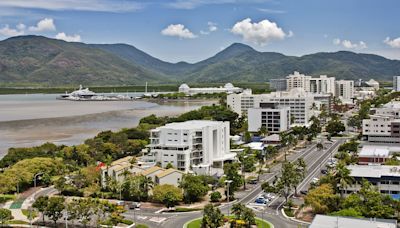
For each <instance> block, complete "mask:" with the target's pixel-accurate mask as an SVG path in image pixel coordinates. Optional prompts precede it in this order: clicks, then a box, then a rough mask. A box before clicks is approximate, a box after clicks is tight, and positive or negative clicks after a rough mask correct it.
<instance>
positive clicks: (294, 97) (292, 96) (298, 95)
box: [227, 88, 315, 125]
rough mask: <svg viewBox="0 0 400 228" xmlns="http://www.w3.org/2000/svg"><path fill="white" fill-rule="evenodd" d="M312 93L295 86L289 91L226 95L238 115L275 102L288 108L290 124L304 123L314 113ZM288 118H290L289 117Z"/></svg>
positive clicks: (248, 92)
mask: <svg viewBox="0 0 400 228" xmlns="http://www.w3.org/2000/svg"><path fill="white" fill-rule="evenodd" d="M314 101H315V100H314V95H313V94H311V93H307V92H304V90H303V89H301V88H297V89H292V90H290V91H281V92H272V93H269V94H251V91H247V92H243V93H240V94H230V95H228V97H227V104H228V106H229V107H230V108H231V109H232V110H233V111H234V112H236V113H238V114H239V115H242V114H245V115H247V114H248V113H247V112H248V109H249V108H263V105H266V104H269V103H275V104H276V105H277V106H278V107H280V108H285V107H287V108H289V109H290V115H291V118H292V116H293V119H294V121H293V122H292V121H291V124H299V125H306V124H308V122H309V121H310V118H311V116H313V115H314V112H313V110H312V106H313V103H314ZM291 118H290V119H291Z"/></svg>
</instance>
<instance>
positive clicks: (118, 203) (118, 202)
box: [116, 200, 125, 206]
mask: <svg viewBox="0 0 400 228" xmlns="http://www.w3.org/2000/svg"><path fill="white" fill-rule="evenodd" d="M116 205H117V206H125V202H124V201H121V200H120V201H117V202H116Z"/></svg>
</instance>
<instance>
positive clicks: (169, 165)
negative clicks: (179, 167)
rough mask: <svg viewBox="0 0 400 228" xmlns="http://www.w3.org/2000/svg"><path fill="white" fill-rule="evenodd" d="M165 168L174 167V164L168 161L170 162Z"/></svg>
mask: <svg viewBox="0 0 400 228" xmlns="http://www.w3.org/2000/svg"><path fill="white" fill-rule="evenodd" d="M165 168H166V169H173V168H174V166H173V165H172V164H171V163H168V164H167V165H166V166H165Z"/></svg>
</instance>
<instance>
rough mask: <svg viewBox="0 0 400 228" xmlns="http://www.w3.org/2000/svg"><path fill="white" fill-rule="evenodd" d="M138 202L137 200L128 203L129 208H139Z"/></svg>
mask: <svg viewBox="0 0 400 228" xmlns="http://www.w3.org/2000/svg"><path fill="white" fill-rule="evenodd" d="M140 205H141V204H140V203H139V202H132V203H130V204H129V209H136V208H140Z"/></svg>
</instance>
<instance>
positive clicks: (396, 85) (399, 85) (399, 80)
mask: <svg viewBox="0 0 400 228" xmlns="http://www.w3.org/2000/svg"><path fill="white" fill-rule="evenodd" d="M393 90H394V91H400V76H393Z"/></svg>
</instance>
